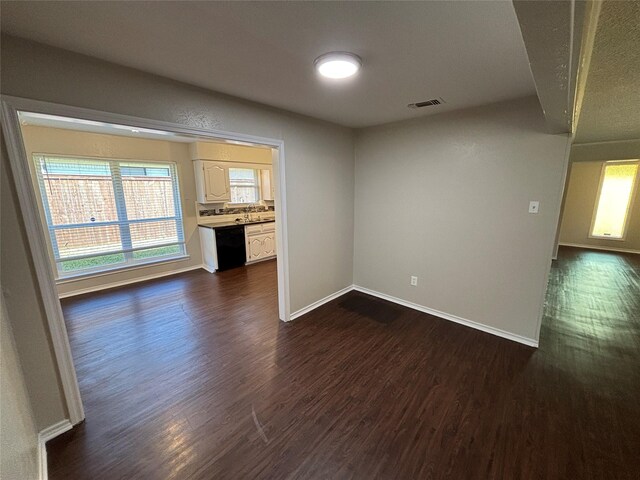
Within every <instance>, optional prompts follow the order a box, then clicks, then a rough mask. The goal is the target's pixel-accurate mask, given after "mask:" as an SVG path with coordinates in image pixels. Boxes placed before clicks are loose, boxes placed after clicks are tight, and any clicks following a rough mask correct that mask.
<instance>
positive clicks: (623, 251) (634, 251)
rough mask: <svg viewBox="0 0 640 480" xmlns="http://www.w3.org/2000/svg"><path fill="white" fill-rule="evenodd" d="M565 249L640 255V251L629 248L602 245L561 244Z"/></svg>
mask: <svg viewBox="0 0 640 480" xmlns="http://www.w3.org/2000/svg"><path fill="white" fill-rule="evenodd" d="M560 245H562V246H563V247H575V248H586V249H589V250H605V251H609V252H620V253H635V254H636V255H640V250H630V249H628V248H617V247H601V246H600V245H583V244H580V243H561V244H560Z"/></svg>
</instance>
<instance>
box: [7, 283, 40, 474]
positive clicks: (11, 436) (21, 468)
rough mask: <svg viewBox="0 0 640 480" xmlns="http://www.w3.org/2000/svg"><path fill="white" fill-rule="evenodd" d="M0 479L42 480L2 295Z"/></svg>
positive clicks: (32, 424) (35, 434)
mask: <svg viewBox="0 0 640 480" xmlns="http://www.w3.org/2000/svg"><path fill="white" fill-rule="evenodd" d="M0 478H2V479H3V480H34V479H36V478H38V431H37V429H36V424H35V420H34V418H33V412H32V411H31V404H30V402H29V396H28V394H27V388H26V385H25V382H24V378H23V374H22V367H21V365H20V360H19V358H18V354H17V351H16V347H15V344H14V342H13V333H12V332H11V326H10V325H9V320H8V318H7V314H6V310H5V304H4V296H3V295H2V294H1V293H0Z"/></svg>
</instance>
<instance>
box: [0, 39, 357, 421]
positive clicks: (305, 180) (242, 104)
mask: <svg viewBox="0 0 640 480" xmlns="http://www.w3.org/2000/svg"><path fill="white" fill-rule="evenodd" d="M1 49H2V50H1V62H2V65H1V66H2V69H1V92H2V93H3V94H6V95H13V96H18V97H26V98H32V99H36V100H44V101H49V102H54V103H60V104H65V105H72V106H79V107H85V108H91V109H95V110H100V111H106V112H115V113H119V114H124V115H132V116H136V117H142V118H149V119H157V120H163V121H168V122H174V123H180V124H184V125H187V126H191V127H197V128H205V129H218V130H224V131H231V132H238V133H244V134H252V135H258V136H262V137H269V138H276V139H282V140H283V141H284V145H285V155H286V175H287V181H286V182H287V183H286V191H287V199H288V212H287V214H288V219H287V220H288V226H289V232H288V242H289V262H290V265H289V269H290V272H289V275H290V286H291V290H290V295H291V310H292V311H296V310H298V309H301V308H303V307H305V306H307V305H309V304H311V303H313V302H314V301H316V300H319V299H321V298H323V297H325V296H327V295H329V294H331V293H334V292H336V291H337V290H340V289H342V288H344V287H346V286H348V285H351V283H352V279H353V268H352V265H353V184H354V161H353V137H352V131H351V130H350V129H347V128H343V127H338V126H335V125H332V124H329V123H325V122H320V121H316V120H313V119H309V118H307V117H303V116H299V115H294V114H289V113H287V112H283V111H281V110H277V109H274V108H270V107H265V106H261V105H257V104H255V103H252V102H248V101H244V100H240V99H237V98H232V97H229V96H225V95H221V94H216V93H213V92H210V91H207V90H204V89H201V88H197V87H192V86H189V85H185V84H182V83H179V82H175V81H172V80H168V79H164V78H161V77H157V76H154V75H150V74H146V73H143V72H140V71H137V70H133V69H130V68H125V67H121V66H117V65H114V64H110V63H108V62H104V61H100V60H96V59H93V58H90V57H86V56H83V55H78V54H74V53H71V52H67V51H64V50H60V49H55V48H51V47H47V46H44V45H40V44H37V43H33V42H28V41H24V40H21V39H18V38H15V37H8V36H3V37H2V44H1ZM2 195H3V199H2V200H3V202H4V192H3V194H2ZM2 221H3V231H4V219H3V220H2ZM320 241H322V248H318V249H316V250H310V248H309V246H310V245H318V243H319V242H320ZM11 248H13V246H9V247H7V252H6V254H7V256H10V255H11V254H12V251H11ZM15 248H17V247H15ZM20 248H24V247H23V246H21V247H20ZM311 275H312V278H310V276H311ZM8 280H9V281H11V279H8ZM28 305H29V304H28ZM29 307H30V308H31V309H32V310H33V309H34V308H35V306H34V305H29ZM11 313H12V312H11V310H9V314H10V316H11ZM31 313H32V314H33V315H36V316H38V315H41V312H40V311H33V312H31ZM22 314H23V315H24V314H26V312H22ZM11 317H12V318H13V316H11ZM36 318H37V320H38V321H41V320H42V317H41V316H38V317H36ZM16 321H20V317H19V316H16ZM41 323H43V324H44V323H45V322H41ZM25 370H27V369H25ZM29 373H32V372H29ZM58 420H60V419H58Z"/></svg>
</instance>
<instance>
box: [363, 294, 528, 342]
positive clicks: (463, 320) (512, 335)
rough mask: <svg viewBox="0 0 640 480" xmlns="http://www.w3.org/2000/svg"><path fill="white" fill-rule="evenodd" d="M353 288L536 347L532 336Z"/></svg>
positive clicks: (389, 296)
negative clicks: (517, 333) (521, 334)
mask: <svg viewBox="0 0 640 480" xmlns="http://www.w3.org/2000/svg"><path fill="white" fill-rule="evenodd" d="M353 290H355V291H357V292H362V293H366V294H367V295H371V296H373V297H378V298H381V299H382V300H386V301H388V302H392V303H397V304H398V305H402V306H404V307H408V308H412V309H413V310H418V311H419V312H423V313H428V314H429V315H434V316H436V317H440V318H443V319H445V320H449V321H451V322H455V323H459V324H461V325H464V326H467V327H471V328H474V329H476V330H481V331H483V332H485V333H490V334H492V335H496V336H498V337H502V338H506V339H507V340H512V341H514V342H518V343H522V344H524V345H528V346H530V347H536V348H537V347H538V341H537V340H534V339H532V338H527V337H522V336H520V335H516V334H515V333H511V332H507V331H505V330H501V329H499V328H495V327H490V326H488V325H484V324H482V323H478V322H474V321H473V320H467V319H466V318H462V317H458V316H456V315H451V314H450V313H445V312H441V311H439V310H434V309H433V308H429V307H424V306H422V305H418V304H417V303H413V302H408V301H406V300H402V299H400V298H397V297H392V296H391V295H387V294H386V293H380V292H376V291H375V290H370V289H368V288H365V287H360V286H358V285H354V286H353Z"/></svg>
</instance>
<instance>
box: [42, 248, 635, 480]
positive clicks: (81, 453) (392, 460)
mask: <svg viewBox="0 0 640 480" xmlns="http://www.w3.org/2000/svg"><path fill="white" fill-rule="evenodd" d="M275 266H276V265H275V262H273V261H272V262H266V263H261V264H256V265H252V266H250V267H245V268H240V269H235V270H230V271H227V272H222V273H220V274H216V275H211V274H208V273H205V272H201V271H197V272H190V273H186V274H181V275H177V276H174V277H170V278H164V279H160V280H157V281H152V282H147V283H143V284H139V285H136V286H128V287H123V288H120V289H116V290H111V291H107V292H101V293H95V294H90V295H85V296H81V297H75V298H71V299H67V300H64V301H63V308H64V313H65V317H66V320H67V323H68V327H69V334H70V339H71V344H72V350H73V353H74V357H75V361H76V366H77V369H78V377H79V380H80V386H81V391H82V395H83V399H84V401H85V407H86V413H87V420H86V422H85V423H84V424H82V425H80V426H78V427H77V428H75V429H74V430H72V431H71V432H68V433H66V434H64V435H62V436H60V437H59V438H57V439H55V440H53V441H51V442H50V443H49V444H48V451H49V468H50V472H49V473H50V478H52V479H54V480H56V479H70V478H78V479H82V478H87V479H115V478H127V479H131V478H148V479H164V478H188V479H210V478H221V479H244V478H264V479H278V478H291V479H294V478H296V479H298V478H299V479H303V478H304V479H308V478H327V479H341V478H364V479H373V478H380V479H387V478H401V479H427V478H433V479H558V478H571V479H578V478H580V479H584V478H598V479H600V478H616V479H625V478H629V479H631V478H634V479H635V478H638V471H640V460H639V456H638V451H640V407H639V403H638V399H639V398H640V376H639V372H640V369H639V368H638V367H639V366H640V261H639V259H638V256H632V255H628V256H625V255H614V254H608V253H602V252H591V251H584V250H576V249H569V248H563V249H562V250H561V255H560V259H559V260H558V261H557V262H556V264H555V265H554V268H553V270H552V276H551V280H550V288H549V293H548V296H547V304H546V310H545V318H544V321H543V329H542V335H541V347H540V348H539V349H537V350H536V349H532V348H528V347H525V346H522V345H518V344H516V343H513V342H510V341H508V340H503V339H500V338H497V337H494V336H491V335H489V334H485V333H482V332H479V331H476V330H472V329H469V328H466V327H463V326H460V325H456V324H454V323H451V322H447V321H445V320H442V319H438V318H434V317H431V316H429V315H425V314H422V313H419V312H415V311H413V310H410V309H407V308H404V307H399V306H396V305H392V304H389V303H387V302H384V301H381V300H378V299H375V298H372V297H369V296H367V295H363V294H360V293H355V292H352V293H350V294H347V295H346V296H344V297H341V298H339V299H337V300H335V301H333V302H331V303H328V304H326V305H324V306H322V307H320V308H318V309H317V310H315V311H313V312H311V313H310V314H308V315H307V316H305V317H303V318H301V319H299V320H296V321H295V322H292V323H289V324H283V323H282V322H279V321H278V318H277V294H276V288H277V287H276V273H275Z"/></svg>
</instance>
